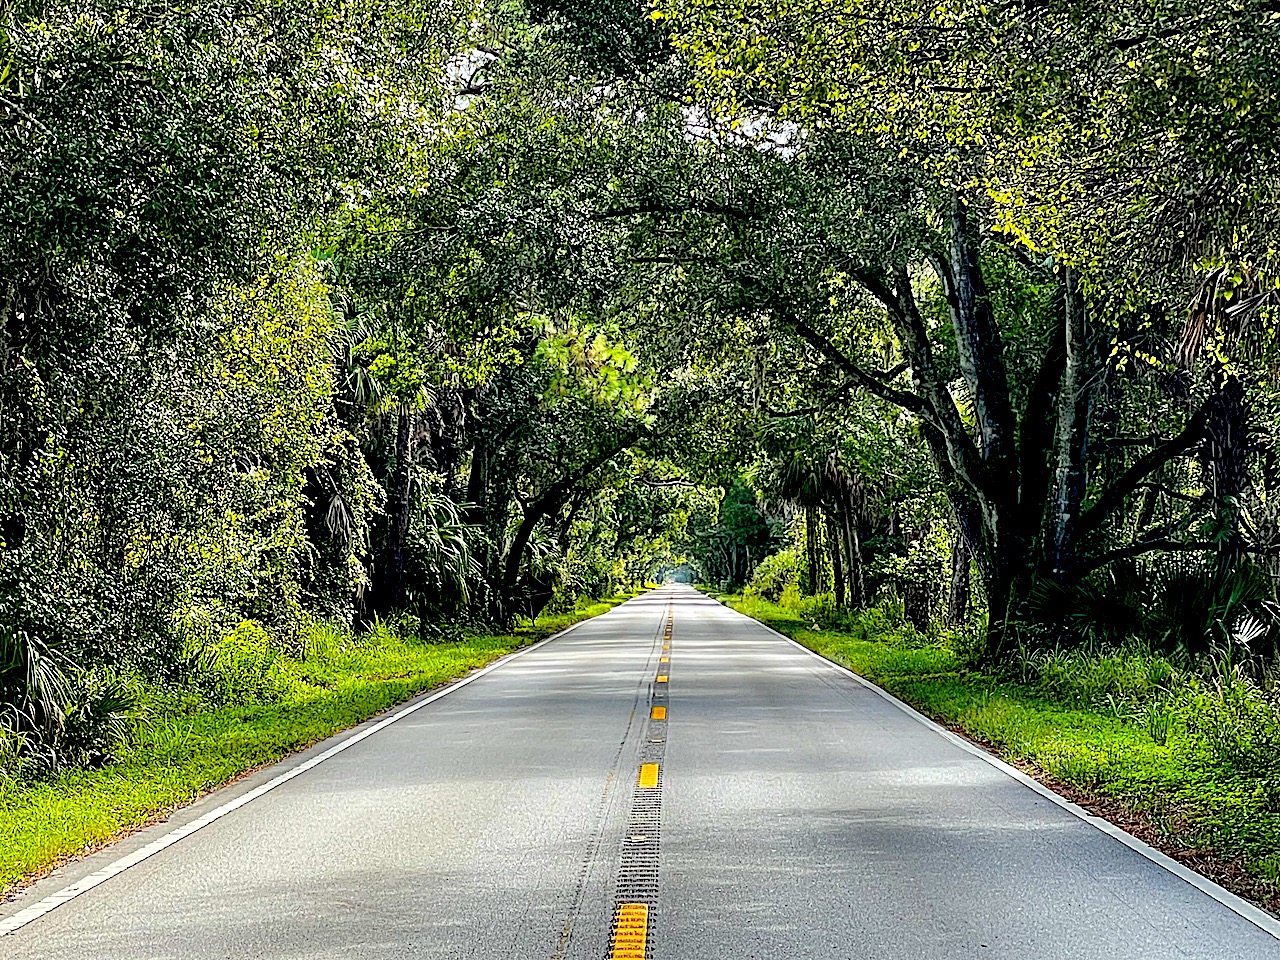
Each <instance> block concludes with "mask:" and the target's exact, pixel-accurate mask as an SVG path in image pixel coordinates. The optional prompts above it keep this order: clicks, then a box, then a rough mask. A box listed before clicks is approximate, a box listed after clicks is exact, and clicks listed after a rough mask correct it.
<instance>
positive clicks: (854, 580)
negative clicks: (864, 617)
mask: <svg viewBox="0 0 1280 960" xmlns="http://www.w3.org/2000/svg"><path fill="white" fill-rule="evenodd" d="M840 517H841V519H842V520H843V522H844V548H845V565H844V569H845V580H847V581H848V583H849V605H850V606H852V607H853V608H854V609H857V610H861V609H862V608H864V607H865V606H866V605H867V588H866V584H865V583H864V582H863V578H862V533H861V531H860V529H859V527H858V518H857V517H856V516H855V515H854V510H853V496H852V494H851V493H850V492H849V491H848V490H847V489H846V490H845V491H844V509H843V510H841V511H840Z"/></svg>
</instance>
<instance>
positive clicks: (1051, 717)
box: [724, 591, 1280, 911]
mask: <svg viewBox="0 0 1280 960" xmlns="http://www.w3.org/2000/svg"><path fill="white" fill-rule="evenodd" d="M724 599H725V601H726V602H727V603H729V604H730V605H731V606H732V607H734V608H735V609H736V610H738V611H740V612H741V613H745V614H746V615H748V616H750V617H753V618H755V619H757V620H759V621H761V622H762V623H765V624H768V625H769V626H771V627H773V628H774V629H776V630H778V631H779V632H781V633H784V634H786V635H787V636H789V637H791V638H792V639H794V640H796V641H798V642H800V643H801V644H803V645H804V646H806V647H808V648H809V649H811V650H814V651H815V652H817V653H819V654H821V655H822V656H824V657H826V658H827V659H829V660H832V661H834V662H836V663H839V664H841V665H842V666H845V667H848V668H849V669H850V670H853V671H854V672H855V673H858V674H860V675H861V676H864V677H866V678H867V679H868V680H871V681H872V682H874V683H876V684H878V685H879V686H881V687H882V688H884V689H885V690H887V691H888V692H890V693H892V694H893V695H894V696H897V697H899V698H900V699H902V700H904V701H906V702H907V703H909V704H911V705H912V706H914V707H915V708H916V709H918V710H920V711H921V712H922V713H924V714H925V715H927V716H929V717H930V718H932V719H934V720H936V721H938V722H939V723H942V724H943V725H944V726H947V727H950V728H952V729H954V730H957V731H960V732H961V733H963V734H965V735H967V736H969V737H971V738H972V739H974V740H976V741H978V742H979V743H981V744H983V745H985V746H987V747H988V748H989V749H991V750H993V751H994V752H995V753H996V754H997V755H999V756H1000V757H1002V758H1003V759H1005V760H1008V761H1010V762H1012V763H1015V764H1017V765H1019V766H1021V767H1023V769H1025V770H1027V771H1029V772H1031V773H1032V774H1034V775H1037V776H1040V777H1042V778H1044V779H1046V780H1047V781H1048V782H1049V784H1050V785H1051V786H1053V787H1055V788H1056V789H1059V790H1060V791H1062V792H1064V793H1066V795H1067V796H1068V797H1069V798H1071V799H1075V800H1077V801H1079V802H1081V803H1083V804H1084V805H1085V806H1087V807H1092V808H1094V809H1095V810H1096V811H1097V812H1098V813H1099V814H1101V815H1102V816H1104V817H1107V818H1108V819H1112V820H1114V821H1117V822H1119V823H1120V825H1121V826H1124V827H1126V828H1128V829H1130V830H1131V831H1134V832H1136V833H1138V834H1139V836H1141V837H1142V838H1143V839H1146V840H1147V841H1148V842H1151V843H1153V845H1155V846H1157V847H1159V848H1161V849H1163V850H1165V851H1166V852H1169V853H1171V854H1173V855H1174V856H1175V857H1176V858H1177V859H1181V860H1184V861H1185V862H1187V863H1189V864H1190V865H1192V866H1193V867H1195V868H1196V869H1198V870H1200V871H1201V872H1204V873H1206V874H1208V875H1210V876H1211V877H1213V878H1214V879H1217V880H1218V881H1219V882H1221V883H1223V884H1225V885H1226V886H1227V887H1228V888H1230V889H1233V890H1234V891H1235V892H1237V893H1240V894H1242V895H1244V896H1247V897H1250V898H1252V899H1253V900H1255V901H1256V902H1258V903H1259V904H1261V905H1263V906H1265V907H1268V908H1270V909H1271V910H1273V911H1274V910H1276V909H1277V907H1280V762H1278V760H1280V749H1278V747H1280V696H1277V689H1276V683H1275V680H1274V678H1267V679H1266V680H1265V681H1264V682H1261V683H1258V682H1254V681H1253V680H1251V679H1249V677H1248V675H1247V674H1246V673H1243V672H1240V671H1237V670H1235V669H1234V665H1233V664H1231V663H1228V662H1219V663H1214V664H1207V665H1205V666H1204V669H1202V670H1192V669H1187V668H1185V667H1179V666H1176V665H1175V664H1174V663H1172V662H1170V660H1169V659H1167V658H1166V657H1163V656H1160V655H1158V654H1154V653H1151V652H1142V651H1139V650H1136V649H1132V650H1129V651H1113V652H1089V651H1085V650H1079V649H1077V650H1072V651H1068V652H1063V653H1040V654H1036V655H1032V656H1028V657H1026V658H1025V659H1023V660H1021V661H1019V662H1017V663H1016V664H1014V665H1013V666H1011V667H1010V668H1008V669H1005V670H1002V671H999V672H993V671H991V670H984V669H981V668H980V667H978V666H977V665H976V664H975V662H974V659H973V652H974V639H973V638H972V637H966V636H964V635H963V634H957V633H953V632H948V631H944V630H939V629H934V630H932V631H930V632H928V633H925V634H921V633H919V632H918V631H916V630H915V628H914V627H912V626H911V625H909V624H907V623H905V622H904V621H903V620H902V618H901V610H900V609H894V608H893V607H892V606H886V607H884V608H876V609H871V610H866V611H862V612H859V613H856V614H848V613H836V612H835V611H834V607H833V605H832V604H831V603H830V602H829V598H828V602H827V603H823V602H821V601H820V600H819V601H818V602H816V603H815V602H814V601H813V599H812V598H802V597H800V596H798V595H797V594H794V593H793V594H792V595H791V596H790V597H787V598H785V601H784V602H783V603H773V602H770V601H768V600H765V599H762V598H761V597H759V596H758V595H755V596H753V595H752V594H751V592H750V591H748V592H747V593H746V594H745V595H743V594H737V595H726V596H725V597H724Z"/></svg>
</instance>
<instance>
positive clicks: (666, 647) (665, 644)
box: [662, 643, 671, 650]
mask: <svg viewBox="0 0 1280 960" xmlns="http://www.w3.org/2000/svg"><path fill="white" fill-rule="evenodd" d="M662 649H663V650H670V649H671V644H669V643H664V644H663V645H662Z"/></svg>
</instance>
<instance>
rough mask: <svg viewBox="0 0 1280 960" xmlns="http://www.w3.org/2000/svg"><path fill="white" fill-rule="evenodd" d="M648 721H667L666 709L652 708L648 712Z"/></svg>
mask: <svg viewBox="0 0 1280 960" xmlns="http://www.w3.org/2000/svg"><path fill="white" fill-rule="evenodd" d="M649 719H650V720H665V719H667V708H666V707H653V708H652V709H651V710H650V711H649Z"/></svg>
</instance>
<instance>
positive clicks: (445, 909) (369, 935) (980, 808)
mask: <svg viewBox="0 0 1280 960" xmlns="http://www.w3.org/2000/svg"><path fill="white" fill-rule="evenodd" d="M664 658H665V659H664ZM364 729H365V730H366V732H367V729H368V727H367V726H366V728H364ZM351 736H353V734H346V735H343V736H341V737H338V738H335V740H334V741H333V742H331V743H329V744H322V745H320V746H319V747H316V748H314V749H313V750H311V751H308V752H307V753H306V754H303V755H301V756H299V757H295V758H292V759H291V760H289V761H286V762H285V763H284V764H282V765H280V766H279V767H278V768H274V769H272V770H269V771H264V772H263V773H261V774H258V775H255V777H252V778H249V779H247V780H246V781H244V782H242V783H239V784H237V785H235V786H232V787H230V788H227V789H226V790H224V791H220V792H219V793H217V794H215V795H213V796H212V797H209V798H206V799H205V800H204V801H202V802H201V803H200V804H198V805H196V807H194V808H192V809H191V810H189V811H184V812H183V813H182V814H180V815H178V816H177V817H175V818H174V820H173V821H172V822H170V823H167V824H162V825H158V826H156V827H153V828H149V829H148V830H146V831H142V832H141V833H140V834H139V835H137V836H135V837H132V838H130V839H129V840H127V841H125V842H124V843H122V844H119V845H117V846H115V847H113V848H111V849H109V850H107V851H104V852H102V853H100V854H97V855H95V856H94V857H91V858H89V859H88V860H86V861H83V862H82V863H79V864H74V865H71V866H70V867H67V868H64V869H63V870H61V871H59V872H58V873H57V874H55V875H54V876H53V877H51V878H49V879H48V880H45V881H43V882H42V883H40V884H38V885H37V886H36V887H35V888H33V889H32V890H30V891H28V892H27V893H26V894H24V895H23V896H22V897H21V898H19V899H18V900H17V901H15V902H14V903H11V904H6V905H5V906H4V907H3V908H0V925H2V924H3V922H4V919H5V918H6V917H12V916H14V915H18V914H20V913H21V912H22V911H24V910H26V911H28V913H27V914H25V915H26V916H30V915H32V914H33V913H35V912H39V911H33V910H31V908H32V907H33V906H34V905H38V904H40V903H41V902H42V901H45V900H46V898H48V897H49V896H50V895H51V894H55V893H56V892H57V891H58V890H61V889H64V888H66V887H67V886H68V885H69V884H72V883H74V882H75V881H77V880H78V879H80V878H81V877H85V876H89V875H92V874H94V873H95V871H100V870H102V869H103V868H105V867H107V866H109V865H110V864H111V863H112V862H115V861H118V860H119V859H121V858H123V857H126V856H127V855H128V854H129V853H130V852H131V851H133V850H137V849H141V848H143V847H145V846H146V845H147V844H149V843H154V842H156V841H157V840H159V839H160V838H163V837H165V836H166V835H169V834H171V833H172V832H173V831H174V830H175V829H176V828H181V826H182V824H184V823H191V822H195V821H197V818H199V817H200V816H201V815H202V814H208V813H209V812H210V811H214V810H217V809H219V808H220V807H221V806H223V805H226V804H227V803H229V802H232V801H234V800H235V798H236V797H239V796H243V795H245V794H246V793H247V792H248V791H251V790H254V789H255V788H260V787H261V786H262V785H264V784H267V783H269V782H272V779H273V778H274V777H276V776H278V775H279V774H280V773H281V772H284V771H288V770H290V769H294V768H296V767H298V766H299V765H300V764H304V763H307V762H308V761H309V760H313V759H314V758H316V757H319V756H321V755H323V754H324V752H325V751H326V750H328V749H329V748H331V747H332V746H333V745H334V744H335V743H340V742H343V741H345V739H347V738H349V737H351ZM1209 887H1210V889H1209V890H1208V892H1206V890H1202V889H1198V888H1197V887H1196V886H1193V885H1192V884H1191V883H1189V882H1187V880H1185V879H1183V878H1182V877H1180V876H1177V875H1175V874H1174V873H1172V872H1170V871H1169V870H1167V869H1165V868H1164V867H1163V866H1161V865H1160V864H1159V863H1157V862H1154V861H1153V860H1152V859H1151V858H1149V857H1148V856H1146V855H1144V854H1143V853H1142V852H1140V851H1138V850H1135V849H1134V848H1133V847H1132V846H1131V845H1128V844H1126V843H1124V842H1121V841H1120V840H1118V839H1116V838H1115V837H1113V836H1110V835H1108V833H1106V832H1104V831H1103V830H1102V829H1100V828H1099V827H1098V826H1097V825H1095V824H1093V823H1090V822H1087V821H1086V820H1084V819H1082V818H1081V817H1080V816H1078V815H1077V814H1076V813H1074V812H1072V810H1070V809H1069V808H1067V807H1066V806H1064V805H1061V804H1059V803H1056V802H1054V801H1053V800H1051V799H1050V798H1047V797H1046V796H1045V795H1044V794H1043V793H1042V792H1039V791H1037V790H1035V789H1033V788H1032V787H1031V786H1029V785H1027V783H1025V782H1023V781H1022V780H1020V779H1017V778H1015V777H1014V776H1012V775H1010V773H1009V772H1007V771H1006V770H1005V769H1002V768H1001V766H1000V765H998V764H993V763H992V762H989V761H988V760H987V759H984V758H983V757H982V756H980V755H978V754H977V752H975V751H973V750H972V749H966V748H964V747H963V746H961V745H959V744H958V743H957V742H956V741H955V740H954V739H953V738H950V737H948V736H945V735H943V734H942V733H940V732H939V731H937V730H936V729H934V728H932V727H930V726H929V725H927V724H925V723H922V722H921V721H920V720H919V719H918V718H916V717H914V716H912V715H911V714H909V713H908V712H906V711H904V710H902V709H901V708H900V707H898V706H897V705H895V704H894V703H893V702H891V701H890V700H889V699H887V698H885V697H883V696H881V695H880V694H879V693H878V692H877V691H875V690H874V689H872V688H870V687H868V686H867V685H865V684H862V683H860V682H859V681H857V680H856V679H855V678H853V677H851V676H850V675H848V674H847V673H845V672H844V671H842V670H840V669H839V668H837V667H834V666H832V665H830V664H828V663H826V662H825V661H822V660H820V659H818V658H816V657H814V656H813V655H811V654H809V653H807V652H806V651H803V650H801V649H799V648H798V647H796V646H795V645H793V644H791V643H789V642H788V641H785V640H783V639H781V638H779V637H778V636H777V635H775V634H773V633H771V632H770V631H768V630H766V629H765V628H764V627H762V626H760V625H758V624H756V623H754V622H753V621H751V620H748V619H746V618H744V617H741V616H739V615H737V614H735V613H733V612H732V611H730V610H727V609H726V608H725V607H723V606H721V605H720V604H718V603H715V602H714V601H711V600H708V599H706V598H704V597H702V596H701V595H700V594H698V593H696V592H695V591H693V590H692V589H690V588H687V587H679V586H675V587H667V588H663V589H660V590H657V591H653V592H651V593H648V594H646V595H644V596H643V597H640V598H637V599H636V600H633V601H630V602H629V603H626V604H623V605H622V606H620V607H618V608H616V609H615V610H613V611H612V612H610V613H608V614H606V615H604V616H602V617H599V618H596V619H595V620H591V621H588V622H586V623H584V624H581V625H579V626H578V627H576V628H575V629H573V630H572V631H570V632H569V633H567V634H566V635H564V636H562V637H560V638H558V639H555V640H553V641H550V642H548V643H545V644H542V645H540V646H538V647H536V648H533V649H530V650H528V651H525V652H522V653H520V654H517V655H515V656H513V657H511V658H509V659H508V660H507V661H506V662H504V663H502V664H501V665H500V666H498V667H496V668H494V669H492V670H490V671H488V672H486V673H484V674H483V675H482V676H479V677H477V678H475V679H474V680H472V681H470V682H468V683H467V684H465V685H462V686H459V687H458V688H457V689H455V690H453V691H451V692H449V693H448V694H447V695H445V696H442V697H437V698H436V699H433V700H432V701H431V702H429V703H426V704H425V705H419V706H418V707H417V709H414V710H412V711H411V712H406V713H405V714H404V715H403V716H401V717H400V718H399V719H397V720H395V721H394V722H392V723H389V724H386V725H384V726H382V727H380V728H379V729H377V730H376V732H373V733H372V734H369V735H367V736H365V737H364V739H361V740H359V741H358V742H356V743H354V744H353V745H352V746H350V748H349V749H345V750H342V751H340V752H337V753H334V754H333V755H332V756H329V757H328V758H327V759H325V760H324V761H323V762H321V763H318V764H316V765H314V766H312V767H310V768H308V769H306V770H305V771H304V772H302V773H300V774H298V775H297V776H294V777H293V778H292V779H288V780H287V781H285V782H282V783H279V785H277V786H275V787H274V788H272V789H270V790H269V791H267V792H265V793H263V794H262V795H261V796H258V797H257V798H256V799H253V800H252V802H249V803H246V804H244V805H243V806H240V807H239V808H238V809H235V810H233V811H231V812H229V813H227V814H226V815H225V816H221V817H220V818H218V819H216V820H214V821H213V822H211V823H209V824H208V825H207V826H205V827H203V828H202V829H199V830H197V831H195V832H194V833H192V834H191V835H189V836H186V837H185V838H182V839H180V840H178V841H177V842H173V843H171V844H169V845H167V846H164V848H163V849H161V850H160V851H159V852H157V853H155V854H154V855H152V856H150V857H148V858H147V859H145V860H143V861H142V862H140V863H138V864H137V865H134V866H131V867H129V868H128V869H126V870H123V871H122V872H119V873H118V874H117V875H114V876H111V878H110V879H107V880H105V882H101V883H98V884H97V885H95V886H93V887H92V889H89V890H88V891H87V892H84V893H82V894H80V895H79V896H77V897H75V898H74V899H71V900H69V901H68V902H66V903H65V904H63V905H61V906H59V907H57V908H56V909H53V910H50V911H48V912H45V913H43V914H42V915H40V916H39V917H38V918H36V919H33V920H31V921H30V922H29V923H26V924H25V925H24V926H22V927H21V928H19V929H17V930H16V931H14V932H13V933H11V934H10V935H8V936H5V937H2V938H0V960H3V958H11V957H23V958H27V957H31V958H50V960H53V958H58V960H64V958H65V960H87V958H98V957H101V958H110V960H128V958H161V957H166V958H167V957H173V958H184V960H186V958H236V960H239V958H259V957H261V958H286V957H287V958H304V957H334V958H337V957H353V958H355V957H358V958H360V960H382V958H426V957H439V958H484V960H498V958H519V960H526V958H527V960H569V958H582V960H601V958H609V957H616V958H618V960H624V958H626V960H631V958H637V957H645V956H647V957H650V958H654V960H704V958H706V960H711V958H725V960H729V958H733V960H744V958H757V957H758V958H770V960H774V958H788V960H793V958H794V960H846V958H849V960H852V958H858V960H871V958H876V960H934V958H937V960H943V958H946V960H952V958H956V960H959V958H1008V960H1032V958H1035V960H1040V958H1044V960H1056V958H1074V960H1101V958H1123V960H1138V958H1143V960H1147V958H1149V960H1173V958H1203V960H1229V958H1240V960H1264V958H1265V960H1277V958H1280V940H1278V939H1277V937H1276V935H1275V931H1280V925H1275V924H1273V925H1272V928H1271V931H1268V930H1267V929H1264V927H1266V926H1267V924H1268V920H1267V919H1266V918H1264V917H1262V916H1261V915H1260V914H1254V915H1253V916H1252V919H1251V918H1250V916H1249V915H1248V914H1249V911H1248V909H1247V908H1245V907H1243V906H1242V905H1240V904H1238V902H1235V901H1234V900H1233V899H1232V898H1230V897H1229V896H1227V895H1225V894H1222V893H1221V892H1217V891H1216V890H1214V889H1213V888H1212V887H1211V885H1209ZM46 905H47V904H46ZM1233 905H1234V906H1233ZM1242 913H1243V914H1244V915H1242ZM619 917H620V918H621V919H620V920H619Z"/></svg>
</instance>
